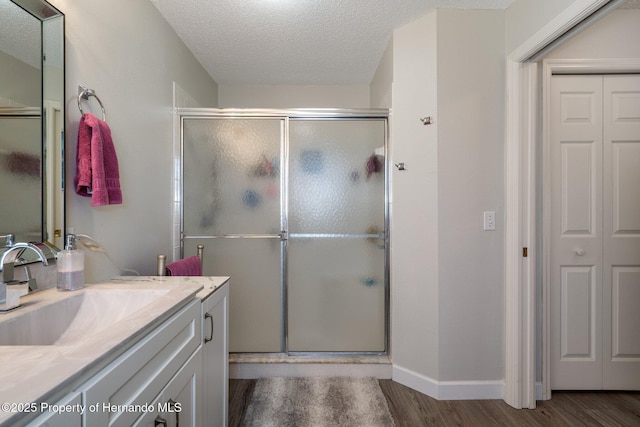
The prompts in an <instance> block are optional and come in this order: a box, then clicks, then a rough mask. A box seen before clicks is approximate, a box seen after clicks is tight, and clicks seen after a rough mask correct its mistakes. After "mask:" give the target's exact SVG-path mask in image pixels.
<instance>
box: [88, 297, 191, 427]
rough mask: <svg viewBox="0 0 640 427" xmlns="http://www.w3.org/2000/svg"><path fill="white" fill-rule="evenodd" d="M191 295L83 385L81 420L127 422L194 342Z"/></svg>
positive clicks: (144, 405)
mask: <svg viewBox="0 0 640 427" xmlns="http://www.w3.org/2000/svg"><path fill="white" fill-rule="evenodd" d="M201 327H202V326H201V319H200V303H199V301H198V300H194V301H193V302H191V303H189V304H188V305H187V306H186V307H184V308H183V309H181V310H180V311H179V312H178V313H176V314H175V315H174V316H173V317H171V318H170V319H169V320H167V321H166V322H165V323H163V324H162V325H161V326H159V327H158V328H157V329H155V330H154V331H152V332H151V333H150V334H149V335H147V336H146V337H145V338H143V339H142V340H141V341H140V342H139V343H137V344H136V345H134V346H133V347H132V348H131V349H129V350H128V351H127V352H126V353H124V354H123V355H122V356H120V357H119V358H118V359H116V360H115V361H113V362H112V363H111V364H110V365H108V366H107V367H106V368H105V369H104V370H103V371H101V372H100V373H99V374H98V375H96V376H95V377H94V378H93V379H92V380H91V381H90V382H89V383H87V386H86V387H85V389H84V396H85V399H84V401H85V404H86V405H87V407H88V408H91V407H92V405H96V406H95V408H97V410H95V411H88V412H87V413H86V418H85V420H86V425H91V426H93V425H101V426H107V425H109V426H111V425H122V426H130V425H131V424H132V423H133V422H134V421H135V420H136V418H138V417H139V416H140V414H142V413H144V412H145V411H147V410H154V409H155V408H153V404H152V402H153V400H154V398H155V397H156V396H157V395H158V394H159V393H160V391H161V390H162V389H163V388H164V386H165V385H166V384H167V383H168V382H169V380H170V379H171V378H172V377H173V376H174V375H175V373H176V372H177V371H178V370H179V369H180V367H181V366H182V365H183V364H184V363H185V362H186V361H187V360H188V359H189V356H191V354H193V352H194V351H196V350H197V349H198V348H199V346H200V331H201Z"/></svg>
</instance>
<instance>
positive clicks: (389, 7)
mask: <svg viewBox="0 0 640 427" xmlns="http://www.w3.org/2000/svg"><path fill="white" fill-rule="evenodd" d="M151 2H152V3H153V4H154V5H155V6H156V7H157V9H158V10H159V11H160V13H161V14H162V15H163V16H164V17H165V19H166V20H167V21H168V22H169V24H170V25H171V26H172V27H173V28H174V29H175V31H176V33H177V34H178V36H180V38H181V39H182V40H183V41H184V43H185V44H186V45H187V47H189V49H191V51H192V52H193V53H194V55H195V56H196V58H198V60H199V61H200V63H201V64H202V65H203V66H204V68H205V69H206V70H207V71H208V72H209V74H210V75H211V76H212V77H213V79H214V80H215V81H216V82H217V83H218V84H221V85H229V84H309V85H321V84H337V85H339V84H369V83H370V82H371V79H372V77H373V74H374V73H375V70H376V67H377V65H378V63H379V61H380V58H381V57H382V53H383V52H384V49H385V47H386V44H387V41H388V40H389V38H390V36H391V33H392V31H393V30H394V29H395V28H398V27H401V26H402V25H404V24H407V23H409V22H412V21H415V20H416V19H418V18H420V17H421V16H423V15H425V14H426V13H428V12H429V11H431V10H433V9H436V8H454V9H505V8H506V7H508V6H509V5H510V4H511V3H512V2H513V0H216V1H206V0H151Z"/></svg>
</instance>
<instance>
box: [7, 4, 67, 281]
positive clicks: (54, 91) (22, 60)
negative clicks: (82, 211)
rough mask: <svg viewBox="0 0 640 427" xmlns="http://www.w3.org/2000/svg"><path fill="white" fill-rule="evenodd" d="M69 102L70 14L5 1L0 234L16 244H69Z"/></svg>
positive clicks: (34, 5)
mask: <svg viewBox="0 0 640 427" xmlns="http://www.w3.org/2000/svg"><path fill="white" fill-rule="evenodd" d="M63 106H64V15H63V14H62V13H60V12H59V11H58V10H57V9H55V8H54V7H53V6H51V5H50V4H48V3H47V2H46V1H43V0H13V1H10V0H0V200H1V205H2V209H0V235H6V234H9V233H12V234H14V235H15V241H16V242H43V241H49V242H51V243H53V244H54V245H55V246H57V247H62V245H63V243H64V173H63V171H64V165H63V159H64V121H65V119H64V108H63ZM2 246H4V240H2V239H0V248H1V247H2ZM0 251H1V249H0ZM1 268H2V267H1V266H0V269H1Z"/></svg>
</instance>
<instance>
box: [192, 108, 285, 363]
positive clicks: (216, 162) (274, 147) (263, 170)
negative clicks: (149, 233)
mask: <svg viewBox="0 0 640 427" xmlns="http://www.w3.org/2000/svg"><path fill="white" fill-rule="evenodd" d="M284 126H285V122H284V120H283V119H233V118H220V119H216V118H211V117H206V118H184V119H183V121H182V132H183V166H182V171H183V172H182V175H183V221H182V222H183V224H182V229H183V237H184V243H183V245H184V246H183V248H184V250H185V254H188V253H195V250H193V251H192V252H187V249H188V247H191V246H195V245H196V244H198V243H202V244H204V245H205V251H204V255H205V259H204V266H205V268H206V269H207V270H206V271H205V274H211V275H226V276H231V277H232V278H233V286H232V287H231V289H230V298H229V300H230V307H229V329H230V339H229V348H230V351H232V352H247V351H250V352H281V351H283V348H284V344H283V338H282V337H283V321H282V318H283V314H282V273H281V271H282V261H281V260H282V256H281V252H282V244H283V243H282V242H281V230H282V222H281V221H282V202H281V186H282V180H281V171H280V170H281V168H280V164H281V153H282V148H283V146H284V133H283V130H284Z"/></svg>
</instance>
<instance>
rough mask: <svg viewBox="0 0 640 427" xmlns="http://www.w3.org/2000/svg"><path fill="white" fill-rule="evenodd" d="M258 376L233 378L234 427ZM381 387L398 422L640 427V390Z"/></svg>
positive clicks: (411, 426)
mask: <svg viewBox="0 0 640 427" xmlns="http://www.w3.org/2000/svg"><path fill="white" fill-rule="evenodd" d="M256 381H257V380H230V382H229V427H237V426H240V425H242V417H243V415H244V413H245V411H246V409H247V406H248V405H249V401H250V400H251V394H252V393H253V390H254V388H255V385H256ZM380 387H381V388H382V391H383V393H384V395H385V397H386V398H387V403H388V405H389V410H390V411H391V415H392V416H393V419H394V421H395V423H396V426H397V427H420V426H481V427H485V426H545V427H546V426H553V427H556V426H606V427H610V426H625V427H633V426H638V427H640V392H554V393H553V398H552V399H551V400H548V401H542V402H538V405H537V408H536V409H533V410H530V409H521V410H518V409H513V408H512V407H510V406H509V405H507V404H506V403H504V402H503V401H502V400H450V401H438V400H435V399H432V398H430V397H428V396H425V395H424V394H421V393H418V392H417V391H414V390H412V389H410V388H408V387H405V386H403V385H401V384H398V383H396V382H393V381H391V380H380ZM301 427H302V426H301Z"/></svg>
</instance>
